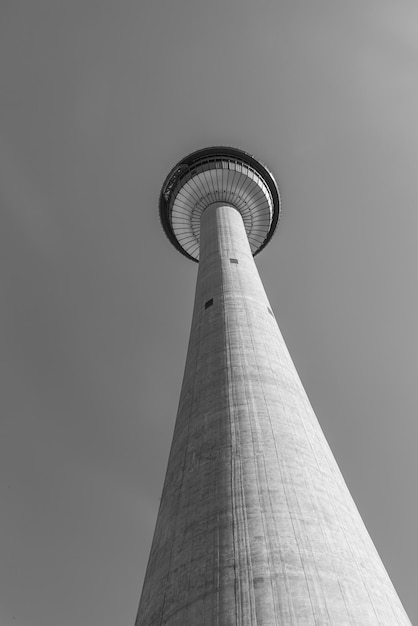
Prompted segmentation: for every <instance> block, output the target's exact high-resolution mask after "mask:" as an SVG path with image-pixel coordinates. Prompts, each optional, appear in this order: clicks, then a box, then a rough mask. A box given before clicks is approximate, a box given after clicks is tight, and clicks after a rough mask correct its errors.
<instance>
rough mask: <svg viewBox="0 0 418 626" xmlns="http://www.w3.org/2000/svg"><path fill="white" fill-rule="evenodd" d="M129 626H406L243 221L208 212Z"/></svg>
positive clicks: (227, 209) (230, 211)
mask: <svg viewBox="0 0 418 626" xmlns="http://www.w3.org/2000/svg"><path fill="white" fill-rule="evenodd" d="M200 232H201V241H200V263H199V272H198V279H197V286H196V297H195V305H194V312H193V322H192V329H191V335H190V342H189V348H188V354H187V361H186V367H185V374H184V380H183V386H182V391H181V396H180V403H179V409H178V414H177V420H176V426H175V431H174V436H173V443H172V448H171V452H170V458H169V462H168V468H167V475H166V479H165V484H164V489H163V494H162V498H161V506H160V511H159V514H158V519H157V524H156V529H155V535H154V541H153V544H152V549H151V554H150V559H149V564H148V568H147V574H146V579H145V583H144V588H143V594H142V598H141V603H140V608H139V612H138V617H137V622H136V625H137V626H162V625H165V626H212V625H213V626H215V625H217V626H279V625H280V626H308V625H309V626H311V625H312V626H313V625H317V626H327V625H329V626H343V625H347V626H407V625H410V621H409V619H408V617H407V616H406V614H405V612H404V610H403V607H402V605H401V603H400V601H399V599H398V597H397V594H396V592H395V590H394V588H393V586H392V584H391V582H390V580H389V577H388V576H387V573H386V571H385V569H384V567H383V565H382V563H381V561H380V558H379V556H378V554H377V552H376V550H375V548H374V546H373V543H372V541H371V539H370V537H369V535H368V533H367V530H366V528H365V526H364V524H363V522H362V520H361V518H360V515H359V514H358V511H357V509H356V506H355V504H354V502H353V500H352V498H351V496H350V494H349V492H348V489H347V487H346V485H345V483H344V480H343V478H342V476H341V473H340V471H339V469H338V467H337V464H336V462H335V460H334V458H333V455H332V453H331V451H330V448H329V446H328V444H327V442H326V440H325V438H324V436H323V433H322V431H321V428H320V426H319V424H318V421H317V419H316V417H315V415H314V412H313V410H312V407H311V405H310V403H309V401H308V398H307V396H306V394H305V391H304V389H303V386H302V384H301V382H300V380H299V377H298V375H297V372H296V370H295V368H294V365H293V363H292V360H291V358H290V355H289V353H288V350H287V348H286V346H285V343H284V341H283V338H282V336H281V334H280V330H279V328H278V325H277V323H276V319H275V317H274V315H273V312H272V311H271V308H270V305H269V302H268V299H267V296H266V294H265V291H264V288H263V285H262V283H261V280H260V278H259V275H258V272H257V269H256V266H255V263H254V259H253V257H252V254H251V251H250V248H249V244H248V241H247V236H246V233H245V228H244V224H243V221H242V218H241V215H240V214H239V212H238V211H237V210H236V209H234V208H233V207H231V206H228V205H213V206H211V207H208V208H207V209H206V210H205V212H204V213H203V216H202V219H201V231H200Z"/></svg>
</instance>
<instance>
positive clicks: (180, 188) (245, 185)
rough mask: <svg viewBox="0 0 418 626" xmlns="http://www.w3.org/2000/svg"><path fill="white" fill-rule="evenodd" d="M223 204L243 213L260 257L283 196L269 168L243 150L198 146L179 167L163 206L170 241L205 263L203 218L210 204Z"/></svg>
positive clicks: (163, 195) (170, 178) (166, 190)
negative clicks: (202, 254) (201, 245)
mask: <svg viewBox="0 0 418 626" xmlns="http://www.w3.org/2000/svg"><path fill="white" fill-rule="evenodd" d="M220 202H225V204H229V205H233V206H234V207H235V208H236V209H237V210H238V211H239V212H240V214H241V216H242V219H243V222H244V226H245V230H246V232H247V236H248V241H249V244H250V247H251V252H252V254H253V255H254V256H255V255H256V254H258V252H260V250H262V249H263V248H264V247H265V246H266V245H267V243H268V242H269V241H270V239H271V238H272V236H273V233H274V231H275V229H276V226H277V223H278V220H279V215H280V196H279V189H278V187H277V184H276V181H275V180H274V178H273V175H272V174H271V173H270V172H269V170H268V169H267V168H266V167H265V166H264V165H262V164H261V163H260V161H258V160H257V159H255V158H254V157H253V156H251V155H250V154H248V153H247V152H244V151H243V150H238V149H237V148H229V147H225V146H214V147H211V148H204V149H203V150H197V151H196V152H192V153H191V154H189V155H188V156H186V157H185V158H184V159H182V160H181V161H179V162H178V163H177V165H176V166H175V167H173V169H172V170H171V172H170V173H169V175H168V176H167V178H166V179H165V181H164V184H163V187H162V189H161V194H160V204H159V209H160V219H161V224H162V226H163V229H164V231H165V233H166V235H167V237H168V239H169V240H170V241H171V243H172V244H173V245H174V246H175V248H177V250H178V251H179V252H181V254H184V256H186V257H187V258H189V259H191V260H192V261H196V262H198V261H199V243H200V216H201V215H202V213H203V211H204V210H205V209H206V208H207V207H208V206H210V205H211V204H215V203H220Z"/></svg>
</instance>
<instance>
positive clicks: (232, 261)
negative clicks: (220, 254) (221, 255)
mask: <svg viewBox="0 0 418 626" xmlns="http://www.w3.org/2000/svg"><path fill="white" fill-rule="evenodd" d="M229 262H230V263H237V264H238V259H229Z"/></svg>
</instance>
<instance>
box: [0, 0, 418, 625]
mask: <svg viewBox="0 0 418 626" xmlns="http://www.w3.org/2000/svg"><path fill="white" fill-rule="evenodd" d="M417 68H418V5H417V3H416V2H415V1H414V0H396V2H394V1H392V0H350V1H346V2H342V1H341V0H316V1H315V2H312V0H257V2H253V1H251V2H250V1H249V0H222V1H221V0H210V1H203V0H142V1H139V0H135V1H133V0H118V2H113V1H112V2H111V1H110V0H72V1H71V2H64V1H61V0H38V1H37V2H33V1H30V0H14V1H12V0H3V2H2V3H1V8H0V77H1V83H0V84H1V92H0V195H1V203H0V220H1V229H0V240H1V245H0V254H1V256H2V263H1V266H0V267H1V269H0V272H1V280H0V291H1V307H0V343H1V352H0V354H1V357H0V360H1V374H0V380H1V393H0V403H1V414H0V420H1V422H0V423H1V436H0V497H1V505H2V507H1V510H2V513H1V516H0V623H1V625H2V626H115V625H117V626H122V625H123V626H125V625H126V626H132V625H133V622H134V619H135V614H136V610H137V604H138V600H139V594H140V590H141V586H142V580H143V575H144V571H145V567H146V562H147V558H148V552H149V548H150V543H151V538H152V532H153V527H154V522H155V517H156V514H157V508H158V502H159V496H160V492H161V487H162V481H163V477H164V472H165V465H166V460H167V456H168V450H169V445H170V439H171V434H172V430H173V426H174V419H175V413H176V408H177V401H178V396H179V392H180V385H181V379H182V372H183V365H184V360H185V354H186V348H187V340H188V333H189V326H190V321H191V314H192V304H193V295H194V283H195V277H196V269H197V266H196V265H195V264H194V263H192V262H190V261H188V260H187V259H185V258H184V257H182V256H181V255H180V254H178V253H177V252H176V251H175V250H174V248H173V247H172V246H171V245H170V244H169V243H168V241H167V240H166V238H165V236H164V233H163V232H162V230H161V227H160V225H159V220H158V215H157V202H158V194H159V190H160V186H161V184H162V181H163V179H164V177H165V176H166V174H167V173H168V171H169V170H170V169H171V167H172V166H173V165H174V164H175V163H176V161H177V160H178V159H180V158H181V157H183V156H184V155H185V154H187V153H189V152H191V151H193V150H196V149H199V148H202V147H205V146H207V145H214V144H215V145H216V144H226V145H234V146H236V147H238V148H242V149H244V150H246V151H248V152H251V153H253V154H255V155H256V156H257V157H258V158H260V159H261V160H262V161H264V162H265V163H266V165H267V166H268V167H269V168H270V169H271V170H272V171H273V172H274V174H275V176H276V177H277V180H278V182H279V186H280V189H281V193H282V199H283V219H282V221H281V223H280V226H279V229H278V231H277V234H276V235H275V237H274V238H273V240H272V241H271V243H270V244H269V246H268V247H267V248H266V250H265V251H263V252H262V253H261V254H260V255H259V256H258V257H257V264H258V267H259V270H260V274H261V276H262V279H263V282H264V285H265V287H266V290H267V293H268V295H269V297H270V300H271V303H272V306H273V309H274V311H275V313H276V316H277V318H278V320H279V324H280V327H281V330H282V332H283V334H284V336H285V338H286V341H287V344H288V346H289V349H290V352H291V354H292V356H293V359H294V361H295V364H296V367H297V369H298V371H299V374H300V376H301V378H302V381H303V382H304V385H305V387H306V389H307V392H308V395H309V397H310V399H311V402H312V404H313V407H314V409H315V411H316V413H317V416H318V418H319V421H320V423H321V425H322V427H323V429H324V431H325V434H326V436H327V438H328V441H329V443H330V445H331V447H332V449H333V451H334V454H335V456H336V458H337V460H338V462H339V465H340V467H341V469H342V471H343V474H344V476H345V478H346V481H347V483H348V485H349V487H350V490H351V492H352V494H353V497H354V499H355V501H356V503H357V505H358V507H359V509H360V512H361V514H362V516H363V519H364V520H365V522H366V525H367V527H368V529H369V532H370V534H371V536H372V538H373V540H374V541H375V543H376V545H377V548H378V550H379V552H380V555H381V557H382V559H383V561H384V563H385V565H386V567H387V569H388V571H389V574H390V576H391V578H392V581H393V583H394V584H395V587H396V588H397V590H398V593H399V595H400V597H401V599H402V601H403V603H404V605H405V608H406V610H407V612H408V613H409V616H410V618H411V621H412V622H413V623H418V594H417V589H418V574H417V562H418V540H417V528H418V497H417V494H418V488H417V482H418V459H417V434H418V425H417V410H418V399H417V388H418V383H417V354H418V336H417V332H416V329H417V319H418V294H417V267H418V234H417V233H418V228H417V227H418V212H417V201H418V175H417V162H418V124H417V119H418V118H417V111H418V69H417Z"/></svg>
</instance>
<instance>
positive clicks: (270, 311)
mask: <svg viewBox="0 0 418 626" xmlns="http://www.w3.org/2000/svg"><path fill="white" fill-rule="evenodd" d="M267 311H268V312H269V313H270V315H271V316H272V317H274V313H273V311H272V310H271V308H270V307H269V306H268V307H267Z"/></svg>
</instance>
